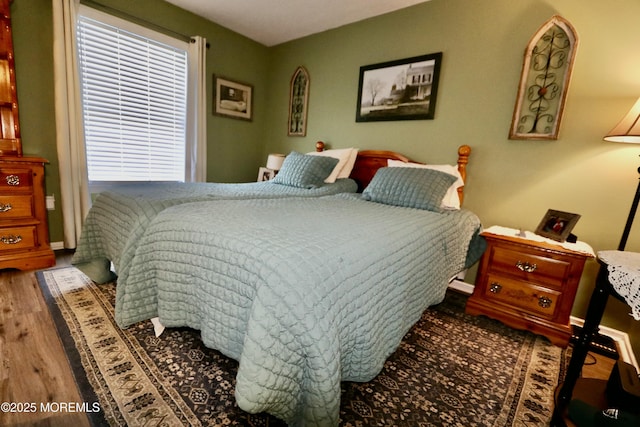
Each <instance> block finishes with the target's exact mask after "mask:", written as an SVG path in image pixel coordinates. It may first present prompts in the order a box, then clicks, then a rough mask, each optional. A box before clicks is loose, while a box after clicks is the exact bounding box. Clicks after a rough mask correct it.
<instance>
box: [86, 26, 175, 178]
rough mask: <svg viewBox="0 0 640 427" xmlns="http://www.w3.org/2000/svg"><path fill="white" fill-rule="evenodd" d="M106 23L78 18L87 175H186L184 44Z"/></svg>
mask: <svg viewBox="0 0 640 427" xmlns="http://www.w3.org/2000/svg"><path fill="white" fill-rule="evenodd" d="M111 18H113V17H111ZM114 19H115V18H114ZM111 22H117V19H115V21H111ZM111 22H110V23H107V22H105V20H104V19H100V20H96V19H92V17H88V16H79V20H78V51H79V58H80V79H81V93H82V108H83V119H84V134H85V144H86V152H87V168H88V174H89V181H91V182H101V181H184V180H185V157H186V156H185V146H186V115H187V52H186V46H187V43H186V42H182V41H179V40H174V43H172V44H174V45H173V46H172V45H169V44H167V43H165V42H164V41H159V40H158V39H162V38H166V36H164V35H162V34H157V37H153V38H152V37H150V36H149V33H152V35H155V33H153V32H151V31H150V30H148V29H143V30H144V32H145V34H144V35H142V34H138V33H137V32H131V31H128V30H126V29H123V28H121V27H120V26H118V25H112V23H111ZM129 24H130V23H129ZM175 44H178V45H180V44H184V46H185V47H184V48H182V47H179V46H178V47H176V46H175Z"/></svg>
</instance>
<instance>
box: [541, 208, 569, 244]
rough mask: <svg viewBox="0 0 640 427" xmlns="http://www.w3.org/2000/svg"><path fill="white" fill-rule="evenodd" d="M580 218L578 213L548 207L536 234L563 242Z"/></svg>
mask: <svg viewBox="0 0 640 427" xmlns="http://www.w3.org/2000/svg"><path fill="white" fill-rule="evenodd" d="M579 219H580V215H578V214H573V213H569V212H562V211H556V210H553V209H549V210H548V211H547V213H546V214H545V215H544V218H542V221H540V224H539V225H538V228H536V234H538V235H540V236H543V237H548V238H549V239H552V240H555V241H558V242H564V241H566V240H567V237H569V235H570V234H571V230H573V227H575V225H576V223H577V222H578V220H579Z"/></svg>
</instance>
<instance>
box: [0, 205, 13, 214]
mask: <svg viewBox="0 0 640 427" xmlns="http://www.w3.org/2000/svg"><path fill="white" fill-rule="evenodd" d="M11 209H13V206H11V205H10V204H9V203H7V204H6V205H4V204H2V203H0V213H2V212H9V211H10V210H11Z"/></svg>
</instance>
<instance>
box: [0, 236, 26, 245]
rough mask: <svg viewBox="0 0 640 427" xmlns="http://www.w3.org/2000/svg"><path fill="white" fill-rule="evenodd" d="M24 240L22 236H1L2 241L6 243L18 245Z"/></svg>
mask: <svg viewBox="0 0 640 427" xmlns="http://www.w3.org/2000/svg"><path fill="white" fill-rule="evenodd" d="M21 241H22V236H16V235H9V236H2V237H0V242H2V243H4V244H5V245H16V244H18V243H20V242H21Z"/></svg>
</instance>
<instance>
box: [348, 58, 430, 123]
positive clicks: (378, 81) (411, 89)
mask: <svg viewBox="0 0 640 427" xmlns="http://www.w3.org/2000/svg"><path fill="white" fill-rule="evenodd" d="M441 63H442V52H437V53H432V54H429V55H422V56H414V57H412V58H405V59H399V60H395V61H389V62H382V63H379V64H372V65H366V66H363V67H360V80H359V83H358V106H357V109H356V122H376V121H385V120H387V121H388V120H428V119H433V118H434V114H435V110H436V97H437V95H438V80H439V78H440V66H441Z"/></svg>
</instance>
